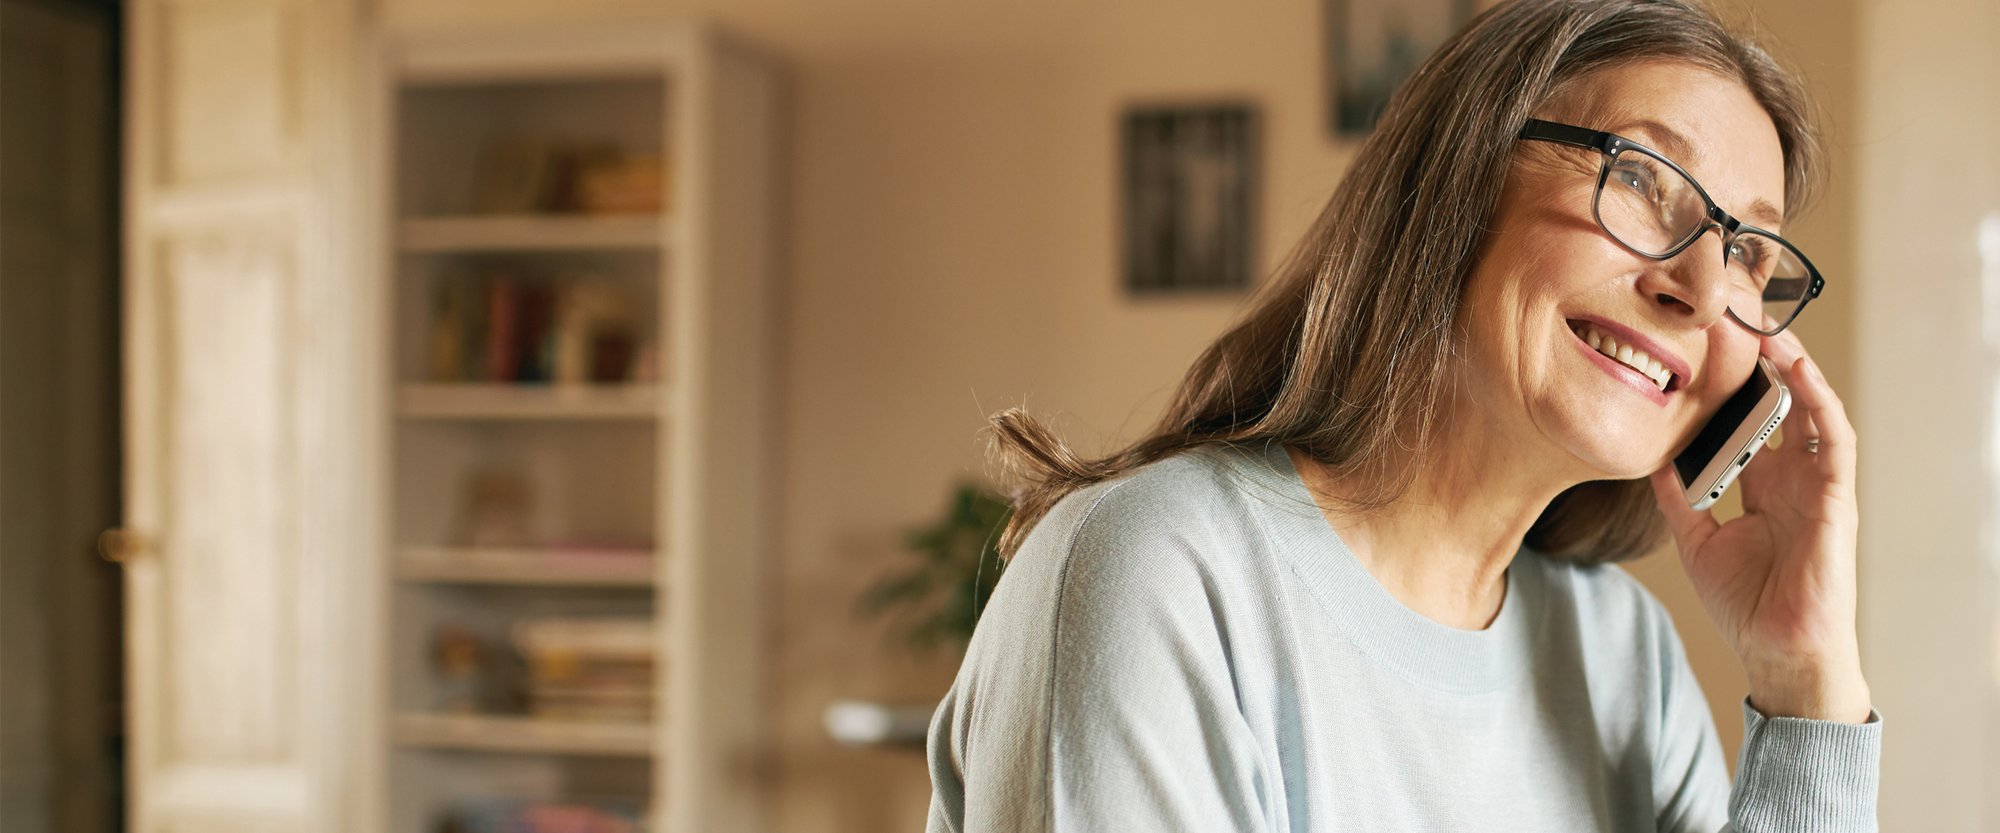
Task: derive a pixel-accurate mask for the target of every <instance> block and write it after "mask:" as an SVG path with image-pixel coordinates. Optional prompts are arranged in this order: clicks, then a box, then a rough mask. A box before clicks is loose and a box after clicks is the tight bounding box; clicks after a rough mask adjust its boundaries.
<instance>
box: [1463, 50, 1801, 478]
mask: <svg viewBox="0 0 2000 833" xmlns="http://www.w3.org/2000/svg"><path fill="white" fill-rule="evenodd" d="M1584 112H1599V113H1605V112H1608V113H1616V114H1617V115H1614V116H1611V117H1608V119H1602V120H1597V121H1592V120H1588V118H1587V117H1585V116H1582V115H1580V114H1581V113H1584ZM1535 115H1536V117H1538V118H1543V119H1547V120H1550V121H1558V122H1564V123H1567V124H1578V125H1581V126H1584V127H1589V128H1592V129H1596V130H1605V131H1609V132H1612V133H1616V134H1618V135H1620V136H1624V137H1626V138H1628V139H1631V140H1633V141H1636V142H1639V143H1641V144H1644V145H1646V146H1647V147H1649V148H1652V149H1653V150H1656V151H1659V152H1660V153H1662V154H1663V155H1665V156H1666V157H1667V158H1669V159H1672V160H1674V161H1675V162H1677V163H1679V164H1680V165H1681V167H1683V168H1686V169H1687V170H1688V172H1689V173H1691V174H1693V175H1694V178H1695V179H1696V181H1698V182H1700V183H1701V186H1702V188H1704V189H1705V190H1707V191H1708V193H1709V196H1710V197H1712V198H1713V199H1714V200H1715V201H1716V203H1717V204H1718V205H1720V206H1722V209H1723V210H1725V211H1728V212H1729V213H1731V214H1733V215H1735V216H1737V217H1739V218H1742V219H1743V220H1744V222H1747V223H1750V224H1752V225H1756V226H1759V227H1762V228H1765V229H1768V230H1771V231H1774V232H1780V233H1782V229H1780V228H1779V225H1778V219H1779V216H1782V212H1783V211H1784V208H1785V205H1784V196H1785V171H1784V157H1783V152H1782V149H1781V148H1780V146H1779V143H1778V133H1777V129H1776V127H1774V126H1773V124H1772V122H1771V119H1770V117H1769V116H1768V115H1766V114H1765V113H1764V110H1763V108H1762V107H1760V106H1759V105H1758V104H1757V100H1756V99H1755V98H1753V97H1752V96H1751V94H1750V91H1749V90H1748V89H1746V88H1744V87H1743V86H1742V84H1740V83H1738V82H1736V81H1732V80H1728V79H1725V78H1722V77H1720V76H1717V75H1714V74H1712V73H1710V72H1708V71H1706V70H1703V69H1701V68H1698V67H1695V66H1692V65H1689V64H1683V63H1668V62H1648V63H1640V64H1631V65H1626V66H1621V67H1613V68H1609V69H1605V70H1602V71H1599V72H1598V73H1596V74H1595V75H1593V76H1592V77H1590V78H1587V79H1585V80H1584V82H1583V83H1582V84H1581V85H1580V86H1579V87H1577V88H1575V89H1574V90H1573V91H1572V94H1570V95H1567V96H1564V97H1562V98H1561V99H1559V100H1557V101H1553V102H1550V104H1549V105H1548V106H1547V107H1544V108H1543V109H1542V110H1540V111H1538V112H1537V113H1536V114H1535ZM1648 122H1650V124H1649V123H1648ZM1666 131H1671V132H1672V133H1673V134H1678V138H1679V139H1682V140H1684V141H1685V144H1686V147H1680V146H1679V144H1680V143H1679V142H1677V141H1676V137H1674V136H1670V135H1667V133H1666ZM1601 158H1602V156H1601V154H1599V153H1598V152H1596V151H1592V150H1587V149H1584V148H1578V147H1571V146H1567V145H1558V144H1552V143H1548V142H1537V141H1523V142H1519V143H1518V144H1517V146H1516V149H1515V162H1514V165H1513V167H1512V169H1511V170H1510V172H1509V174H1508V179H1507V184H1506V187H1505V190H1504V191H1503V192H1502V195H1501V198H1500V205H1499V207H1498V210H1497V212H1496V214H1495V217H1494V222H1493V231H1492V232H1491V233H1490V234H1489V236H1488V238H1487V240H1486V241H1485V243H1484V244H1483V248H1482V250H1481V253H1480V257H1479V260H1478V262H1477V264H1476V265H1475V267H1474V269H1473V274H1472V276H1471V279H1470V284H1469V285H1468V286H1467V288H1466V299H1465V303H1464V305H1463V306H1462V310H1463V314H1462V315H1463V317H1462V318H1461V321H1462V324H1463V327H1464V329H1463V331H1462V333H1463V336H1464V337H1465V339H1466V341H1465V345H1466V347H1467V355H1465V357H1464V359H1463V361H1462V362H1461V363H1460V365H1459V366H1458V372H1459V379H1458V382H1459V385H1460V387H1459V390H1460V391H1461V394H1462V395H1463V396H1465V397H1468V398H1469V399H1470V402H1469V403H1466V404H1469V405H1470V406H1471V408H1472V414H1473V418H1474V419H1476V420H1480V421H1482V422H1484V423H1485V424H1488V425H1493V427H1494V428H1501V429H1504V430H1506V431H1508V432H1509V433H1508V434H1506V435H1505V436H1510V437H1513V438H1515V439H1516V440H1526V441H1528V442H1534V439H1533V438H1534V437H1536V436H1539V437H1540V438H1542V441H1541V442H1540V443H1538V444H1537V445H1532V446H1523V445H1518V444H1517V445H1516V446H1515V447H1516V448H1519V449H1520V451H1519V452H1518V453H1522V454H1537V455H1538V456H1542V455H1545V454H1546V452H1547V449H1548V448H1549V446H1551V445H1552V446H1554V447H1555V448H1557V449H1560V450H1561V451H1564V452H1567V456H1558V457H1557V459H1560V460H1562V461H1563V465H1564V467H1565V469H1566V470H1565V474H1566V475H1571V476H1574V478H1575V479H1580V480H1597V479H1607V478H1618V479H1631V478H1637V477H1644V476H1646V475H1647V474H1649V473H1651V472H1653V471H1654V470H1656V469H1658V468H1659V467H1660V466H1662V465H1664V464H1665V463H1666V461H1667V460H1668V459H1669V458H1671V457H1672V456H1673V454H1674V453H1675V452H1677V451H1678V450H1679V449H1681V448H1682V447H1684V446H1685V445H1686V444H1687V442H1688V441H1689V440H1691V439H1692V438H1693V436H1694V434H1695V432H1696V431H1697V430H1698V429H1699V428H1700V426H1701V423H1702V422H1703V421H1704V420H1705V419H1706V418H1707V417H1708V415H1710V414H1713V413H1714V412H1715V410H1716V409H1717V408H1718V407H1719V406H1720V405H1721V404H1722V402H1723V401H1724V400H1725V399H1727V398H1728V397H1729V395H1730V394H1731V393H1733V392H1735V390H1736V388H1738V387H1739V386H1741V385H1742V383H1743V382H1744V381H1745V380H1747V379H1748V378H1749V377H1750V373H1751V370H1752V368H1753V366H1754V364H1755V362H1756V360H1757V354H1758V347H1759V339H1760V337H1759V336H1758V335H1757V334H1755V333H1752V332H1750V331H1749V330H1746V329H1744V328H1743V327H1741V326H1739V325H1737V324H1736V323H1735V322H1734V321H1731V320H1730V319H1729V318H1728V316H1727V315H1725V313H1724V310H1725V309H1727V307H1728V302H1727V298H1728V297H1730V296H1731V294H1732V293H1734V294H1738V295H1739V297H1740V292H1741V288H1740V287H1737V288H1735V289H1734V290H1732V289H1731V288H1730V287H1729V285H1728V282H1729V281H1730V280H1731V277H1730V275H1729V273H1728V272H1727V271H1725V270H1724V267H1723V258H1722V248H1721V247H1722V242H1721V239H1720V237H1719V235H1718V232H1717V231H1716V230H1714V229H1710V230H1709V231H1708V232H1706V233H1704V234H1703V235H1702V237H1701V239H1700V240H1698V241H1696V242H1695V243H1694V244H1693V245H1692V246H1690V247H1689V248H1688V249H1687V250H1685V251H1683V252H1681V253H1680V254H1679V255H1677V256H1675V257H1674V258H1672V259H1670V260H1665V261H1658V260H1651V259H1648V258H1643V257H1640V256H1638V255H1636V254H1633V253H1632V252H1630V251H1627V250H1626V249H1624V248H1623V247H1621V246H1619V245H1618V243H1617V242H1616V241H1614V240H1612V239H1611V238H1610V237H1609V236H1608V235H1606V234H1605V232H1604V230H1603V229H1602V228H1600V227H1599V226H1598V225H1597V222H1596V220H1594V219H1593V218H1592V214H1591V198H1592V195H1593V193H1594V191H1595V188H1596V184H1597V173H1598V170H1599V167H1600V164H1601V162H1600V160H1601ZM1759 201H1762V202H1764V203H1768V207H1769V208H1771V209H1774V210H1775V211H1776V212H1778V213H1779V216H1764V214H1765V213H1766V212H1764V211H1760V210H1753V208H1754V207H1755V206H1757V204H1758V202H1759ZM1586 322H1598V326H1599V329H1600V331H1608V332H1611V333H1617V334H1621V335H1622V332H1621V328H1622V331H1629V332H1632V333H1636V334H1638V336H1640V337H1641V339H1643V340H1650V343H1651V344H1652V345H1653V346H1654V348H1655V349H1651V350H1648V351H1647V352H1649V353H1652V354H1653V357H1654V358H1655V359H1658V360H1659V361H1660V362H1661V363H1663V364H1665V365H1667V366H1668V367H1670V368H1672V367H1679V368H1684V372H1681V373H1679V374H1677V375H1678V376H1680V377H1681V378H1677V379H1675V380H1674V381H1673V382H1672V383H1670V386H1669V387H1668V388H1667V389H1666V390H1665V391H1664V392H1662V391H1660V390H1659V389H1658V388H1657V387H1656V386H1655V385H1653V384H1652V383H1650V382H1648V381H1646V380H1645V379H1643V378H1642V377H1640V376H1638V375H1637V374H1635V373H1631V372H1628V371H1626V370H1623V369H1619V368H1618V367H1617V364H1616V363H1615V362H1605V361H1601V360H1600V359H1602V358H1604V357H1603V356H1602V355H1601V354H1599V353H1598V352H1597V351H1596V350H1594V349H1592V348H1591V347H1590V345H1588V344H1587V343H1585V341H1584V338H1585V336H1584V335H1582V334H1581V333H1580V332H1579V330H1580V329H1581V328H1582V327H1583V326H1584V325H1585V324H1586ZM1635 340H1637V339H1631V338H1624V337H1620V338H1617V341H1618V342H1619V343H1621V344H1623V343H1631V342H1633V341H1635ZM1663 354H1664V355H1663ZM1496 422H1499V423H1502V424H1499V425H1494V423H1496ZM1544 459H1546V457H1544Z"/></svg>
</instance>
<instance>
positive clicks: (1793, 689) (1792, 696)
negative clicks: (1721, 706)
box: [1750, 661, 1874, 723]
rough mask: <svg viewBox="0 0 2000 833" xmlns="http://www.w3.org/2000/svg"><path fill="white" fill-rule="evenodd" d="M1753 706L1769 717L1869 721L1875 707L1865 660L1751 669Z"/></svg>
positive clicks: (1850, 721)
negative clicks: (1863, 671) (1863, 670)
mask: <svg viewBox="0 0 2000 833" xmlns="http://www.w3.org/2000/svg"><path fill="white" fill-rule="evenodd" d="M1750 706H1751V708H1754V709H1756V710H1757V711H1758V713H1760V714H1762V715H1764V716H1765V717H1803V718H1808V719H1812V720H1834V721H1839V722H1841V723H1866V722H1868V715H1869V712H1871V711H1873V710H1874V700H1873V697H1872V695H1871V693H1870V692H1869V690H1868V680H1867V678H1865V677H1863V676H1862V674H1861V664H1860V663H1859V662H1858V661H1856V662H1851V663H1842V664H1841V666H1840V667H1836V668H1828V667H1824V666H1813V667H1805V668H1795V669H1787V670H1771V671H1766V672H1762V673H1760V672H1758V671H1755V670H1753V671H1751V672H1750Z"/></svg>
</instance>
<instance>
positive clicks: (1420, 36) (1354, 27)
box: [1321, 0, 1475, 137]
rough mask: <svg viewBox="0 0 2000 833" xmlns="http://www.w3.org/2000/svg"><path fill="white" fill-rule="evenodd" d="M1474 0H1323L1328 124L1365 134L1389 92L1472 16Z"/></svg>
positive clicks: (1348, 133)
mask: <svg viewBox="0 0 2000 833" xmlns="http://www.w3.org/2000/svg"><path fill="white" fill-rule="evenodd" d="M1474 5H1475V4H1474V2H1473V0H1324V2H1323V5H1322V6H1321V11H1322V13H1323V19H1324V27H1323V28H1324V30H1325V36H1326V67H1325V72H1326V93H1327V121H1328V127H1329V129H1330V131H1331V132H1332V134H1333V135H1334V136H1336V137H1354V136H1365V135H1367V134H1368V132H1369V131H1371V130H1373V129H1375V120H1376V119H1377V118H1379V117H1381V115H1382V109H1383V108H1384V107H1386V106H1387V105H1388V103H1389V97H1390V96H1391V95H1393V94H1395V92H1396V89H1397V88H1398V87H1401V86H1402V85H1403V82H1404V81H1405V80H1407V79H1408V78H1409V77H1410V75H1411V74H1412V73H1415V72H1416V70H1417V67H1418V66H1419V65H1421V64H1422V63H1423V62H1424V59H1425V58H1428V57H1430V54H1431V53H1432V52H1434V51H1436V50H1437V48H1438V47H1439V46H1440V45H1442V44H1443V43H1444V42H1445V41H1446V40H1447V39H1449V38H1450V37H1451V36H1452V34H1453V33H1455V32H1457V31H1458V30H1459V29H1461V28H1463V27H1464V26H1465V24H1466V23H1467V22H1468V21H1470V20H1472V15H1473V12H1474Z"/></svg>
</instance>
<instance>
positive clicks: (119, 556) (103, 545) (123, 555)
mask: <svg viewBox="0 0 2000 833" xmlns="http://www.w3.org/2000/svg"><path fill="white" fill-rule="evenodd" d="M152 551H153V542H152V541H151V540H150V539H148V538H147V537H146V536H144V535H141V534H139V533H137V532H134V531H132V530H129V529H126V528H124V527H122V526H114V527H112V528H110V529H107V530H104V531H103V532H101V533H98V535H97V554H98V556H100V557H102V558H103V559H104V560H106V561H109V562H111V563H113V564H129V563H131V562H132V559H134V558H138V557H139V556H142V555H145V554H147V553H149V552H152Z"/></svg>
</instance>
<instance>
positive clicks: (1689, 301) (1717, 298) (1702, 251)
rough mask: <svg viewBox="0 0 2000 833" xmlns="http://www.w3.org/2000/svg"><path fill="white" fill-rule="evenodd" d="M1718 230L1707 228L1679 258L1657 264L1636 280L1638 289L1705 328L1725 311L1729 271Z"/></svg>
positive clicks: (1697, 326) (1695, 325)
mask: <svg viewBox="0 0 2000 833" xmlns="http://www.w3.org/2000/svg"><path fill="white" fill-rule="evenodd" d="M1722 233H1723V232H1722V227H1720V226H1717V225H1713V224H1711V225H1710V226H1709V227H1708V228H1706V229H1704V230H1702V233H1701V237H1699V238H1698V239H1696V240H1695V241H1694V242H1693V243H1691V244H1689V245H1688V247H1687V248H1686V249H1683V250H1681V253H1680V254H1677V255H1674V256H1673V257H1671V258H1668V259H1667V260H1664V261H1658V262H1657V263H1656V264H1655V265H1656V267H1657V268H1653V269H1648V270H1646V271H1645V273H1644V274H1642V275H1641V276H1640V278H1639V281H1640V285H1639V289H1640V291H1641V292H1644V293H1645V294H1646V295H1647V296H1648V297H1650V298H1652V299H1653V300H1654V301H1655V302H1657V303H1659V304H1660V305H1661V306H1664V307H1667V308H1668V311H1669V312H1674V313H1678V314H1679V315H1681V316H1684V317H1686V318H1688V319H1689V321H1688V323H1689V324H1691V325H1692V326H1694V327H1695V328H1697V329H1699V328H1703V327H1707V326H1708V325H1709V324H1711V323H1714V322H1715V321H1716V319H1719V318H1721V317H1722V316H1723V313H1724V312H1726V311H1727V310H1728V309H1729V270H1728V264H1727V262H1726V260H1725V259H1724V255H1723V243H1722Z"/></svg>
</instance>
